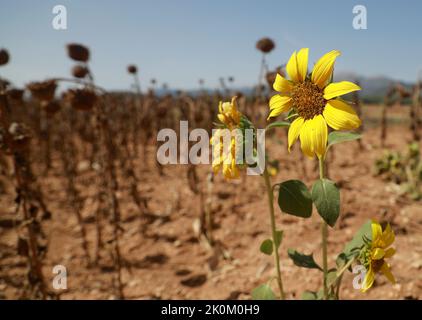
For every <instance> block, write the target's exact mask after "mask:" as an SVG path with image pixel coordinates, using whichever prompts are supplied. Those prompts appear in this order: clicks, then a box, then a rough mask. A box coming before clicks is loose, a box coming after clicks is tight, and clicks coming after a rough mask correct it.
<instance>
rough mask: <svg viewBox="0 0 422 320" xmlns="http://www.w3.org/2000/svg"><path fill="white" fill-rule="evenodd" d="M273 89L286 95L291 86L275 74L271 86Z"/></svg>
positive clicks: (287, 81)
mask: <svg viewBox="0 0 422 320" xmlns="http://www.w3.org/2000/svg"><path fill="white" fill-rule="evenodd" d="M273 89H274V90H275V91H278V92H283V93H287V92H290V91H291V90H292V89H293V84H292V83H291V82H290V81H289V80H287V79H286V78H283V77H282V76H281V75H280V74H278V73H277V75H276V77H275V81H274V84H273Z"/></svg>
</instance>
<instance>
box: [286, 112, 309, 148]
mask: <svg viewBox="0 0 422 320" xmlns="http://www.w3.org/2000/svg"><path fill="white" fill-rule="evenodd" d="M304 121H305V120H304V119H303V118H301V117H299V118H297V119H295V120H294V121H293V122H292V123H291V124H290V128H289V133H288V141H289V152H290V148H291V147H292V145H293V144H294V143H295V142H296V140H297V138H298V137H299V134H300V129H301V128H302V125H303V122H304Z"/></svg>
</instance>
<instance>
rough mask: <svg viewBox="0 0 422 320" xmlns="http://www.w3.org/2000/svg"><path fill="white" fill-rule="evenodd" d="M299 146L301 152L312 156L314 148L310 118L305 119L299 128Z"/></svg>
mask: <svg viewBox="0 0 422 320" xmlns="http://www.w3.org/2000/svg"><path fill="white" fill-rule="evenodd" d="M299 137H300V147H301V148H302V152H303V153H304V154H305V155H306V156H308V157H309V158H313V157H314V150H313V145H312V128H311V124H310V120H305V121H304V122H303V125H302V128H301V129H300V134H299Z"/></svg>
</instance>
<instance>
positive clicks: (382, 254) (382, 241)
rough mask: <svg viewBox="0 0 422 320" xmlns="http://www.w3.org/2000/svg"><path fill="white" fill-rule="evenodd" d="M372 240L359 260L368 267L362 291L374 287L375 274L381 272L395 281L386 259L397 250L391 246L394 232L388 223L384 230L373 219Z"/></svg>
mask: <svg viewBox="0 0 422 320" xmlns="http://www.w3.org/2000/svg"><path fill="white" fill-rule="evenodd" d="M371 226H372V241H371V242H370V243H369V244H368V245H367V246H366V247H365V248H364V250H363V251H362V253H361V255H360V257H359V260H360V261H361V263H363V264H364V266H365V268H366V275H365V278H364V280H363V284H362V289H361V290H362V292H365V291H367V290H368V289H369V288H371V287H372V284H373V283H374V280H375V274H376V273H378V272H381V273H382V274H384V276H386V277H387V279H388V280H389V281H390V282H391V283H395V282H396V280H395V279H394V276H393V274H392V273H391V270H390V265H389V264H388V263H387V262H386V261H385V259H388V258H391V257H392V256H393V255H394V254H395V253H396V250H395V249H394V248H389V247H390V246H391V245H392V244H393V242H394V238H395V236H394V232H393V230H392V229H391V227H390V225H389V224H388V225H387V227H386V228H385V230H384V231H383V230H382V228H381V225H380V224H379V223H378V222H376V221H372V224H371Z"/></svg>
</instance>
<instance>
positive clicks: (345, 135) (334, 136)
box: [327, 131, 362, 149]
mask: <svg viewBox="0 0 422 320" xmlns="http://www.w3.org/2000/svg"><path fill="white" fill-rule="evenodd" d="M360 138H362V135H361V134H360V133H356V132H341V131H333V132H330V134H329V135H328V147H327V149H328V148H329V147H331V146H332V145H335V144H337V143H342V142H346V141H353V140H357V139H360Z"/></svg>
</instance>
